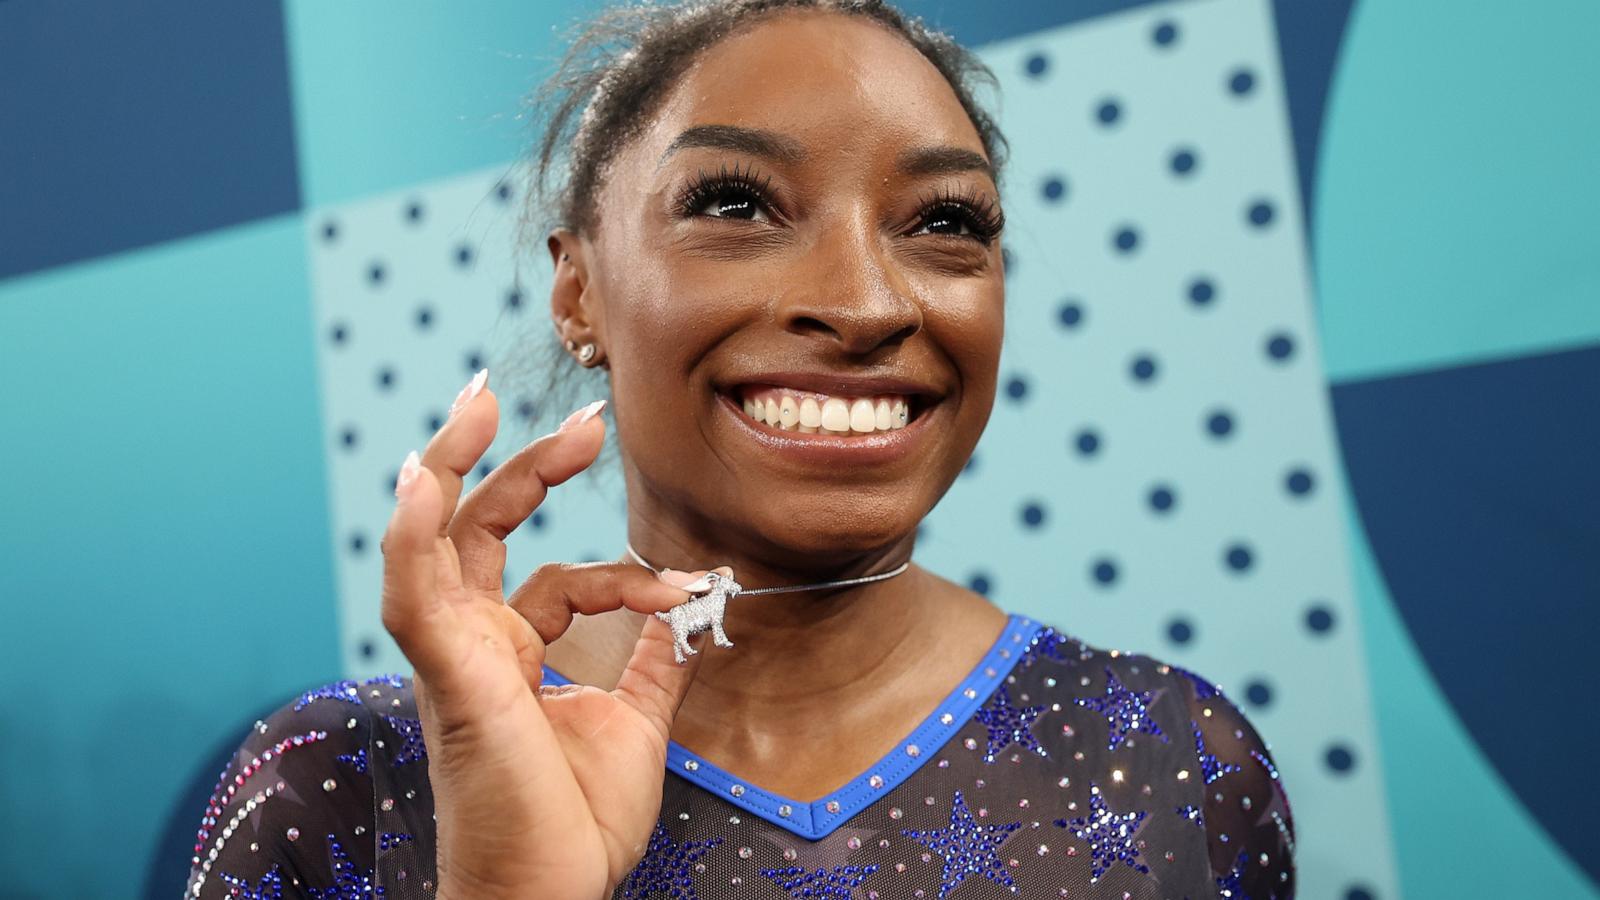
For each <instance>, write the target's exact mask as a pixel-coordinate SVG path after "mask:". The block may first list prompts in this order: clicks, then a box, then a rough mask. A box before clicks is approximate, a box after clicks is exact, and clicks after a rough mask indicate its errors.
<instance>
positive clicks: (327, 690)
mask: <svg viewBox="0 0 1600 900" xmlns="http://www.w3.org/2000/svg"><path fill="white" fill-rule="evenodd" d="M318 700H343V701H344V702H346V703H355V704H360V703H361V695H360V691H359V690H358V689H357V688H356V683H355V682H354V681H351V680H350V679H348V678H347V679H345V680H343V681H335V682H332V683H330V684H325V685H323V686H322V687H318V688H312V689H311V690H309V691H306V692H305V693H304V694H301V695H300V697H299V698H298V699H297V700H295V702H294V711H295V712H299V711H300V710H302V709H305V708H306V707H307V706H309V705H311V704H312V703H315V702H316V701H318Z"/></svg>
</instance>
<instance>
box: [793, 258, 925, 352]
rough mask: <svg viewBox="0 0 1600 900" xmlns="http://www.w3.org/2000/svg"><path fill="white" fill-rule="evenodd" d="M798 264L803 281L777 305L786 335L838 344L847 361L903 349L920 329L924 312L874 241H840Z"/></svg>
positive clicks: (890, 261) (799, 281) (901, 277)
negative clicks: (897, 347) (888, 349)
mask: <svg viewBox="0 0 1600 900" xmlns="http://www.w3.org/2000/svg"><path fill="white" fill-rule="evenodd" d="M818 251H819V252H816V253H814V254H811V255H808V256H807V257H806V259H805V261H804V262H803V263H802V265H803V266H805V270H806V271H805V275H804V277H802V278H799V279H796V281H795V287H794V288H793V289H792V290H790V291H788V292H787V293H786V294H785V296H784V297H783V299H782V301H781V302H780V303H779V307H778V318H779V322H780V324H781V325H782V326H783V328H784V329H785V330H787V331H790V332H793V333H795V334H802V335H808V336H815V337H818V338H822V339H825V340H828V341H832V342H834V343H836V344H837V345H838V347H839V349H840V350H842V351H844V352H845V353H847V354H850V355H864V354H868V353H871V352H873V351H874V350H877V349H879V348H880V347H885V346H893V345H896V344H899V343H902V342H903V341H905V340H906V339H907V338H909V337H911V336H912V335H913V334H916V333H917V332H918V331H919V330H921V328H922V307H921V305H920V304H918V303H917V302H916V300H914V299H913V298H912V295H911V291H910V289H909V286H908V285H907V283H906V281H905V278H904V277H903V276H902V273H901V272H900V271H899V269H898V268H897V267H896V266H895V264H894V263H893V261H892V260H890V259H888V258H886V253H885V251H883V250H882V249H881V248H880V247H879V246H878V244H877V243H876V241H875V240H874V239H873V238H872V237H865V236H862V235H860V234H859V232H857V233H856V236H854V237H852V238H850V239H848V240H845V239H838V240H835V241H833V242H832V245H831V246H828V247H818Z"/></svg>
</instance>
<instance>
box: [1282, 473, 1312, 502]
mask: <svg viewBox="0 0 1600 900" xmlns="http://www.w3.org/2000/svg"><path fill="white" fill-rule="evenodd" d="M1315 484H1316V482H1315V479H1313V478H1312V477H1311V473H1310V472H1309V471H1307V470H1305V469H1290V470H1289V475H1288V477H1286V478H1284V479H1283V486H1284V487H1286V488H1288V489H1289V493H1291V494H1294V495H1295V496H1297V497H1304V496H1305V495H1306V494H1309V493H1311V488H1312V487H1314V486H1315Z"/></svg>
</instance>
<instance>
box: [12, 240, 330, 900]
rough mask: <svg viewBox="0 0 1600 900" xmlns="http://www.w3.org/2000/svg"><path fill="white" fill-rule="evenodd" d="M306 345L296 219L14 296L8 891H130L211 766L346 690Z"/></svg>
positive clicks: (24, 287)
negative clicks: (324, 694) (248, 731)
mask: <svg viewBox="0 0 1600 900" xmlns="http://www.w3.org/2000/svg"><path fill="white" fill-rule="evenodd" d="M309 328H310V325H309V309H308V303H307V296H306V269H305V262H304V248H303V245H302V239H301V226H300V220H299V218H298V217H297V216H289V217H281V218H276V219H269V220H264V221H260V222H257V223H254V224H251V225H248V226H242V227H238V228H233V229H229V230H227V231H221V232H212V233H210V234H207V235H205V236H202V237H196V238H191V239H187V240H184V241H181V242H177V243H172V244H166V245H163V246H160V247H156V248H152V249H148V250H141V251H137V252H134V253H129V254H125V255H122V256H115V257H107V258H103V259H101V260H98V261H96V262H93V263H88V264H84V265H78V266H71V267H66V268H62V269H57V270H54V271H51V272H48V273H44V274H41V275H38V276H33V277H28V278H23V279H18V280H13V281H8V282H6V283H5V284H3V285H0V384H3V385H5V389H4V390H0V423H3V425H0V428H3V429H4V433H3V435H0V458H3V460H4V463H5V471H6V477H5V478H0V509H4V510H5V511H6V515H5V517H4V518H3V519H0V547H3V548H4V550H3V557H4V564H3V565H0V611H3V614H4V617H5V621H6V625H5V627H4V631H5V634H6V640H5V652H4V653H0V684H3V685H4V686H5V700H4V701H3V708H4V714H3V720H4V736H3V737H4V739H3V741H0V747H3V749H0V796H3V797H4V798H5V799H4V802H3V803H0V810H3V812H0V827H3V829H4V832H5V835H6V840H5V841H4V842H3V843H0V868H3V869H4V870H5V872H6V876H5V878H6V881H5V887H4V892H5V893H7V894H8V895H15V896H28V897H32V896H38V897H46V896H48V897H125V896H131V895H132V893H133V892H134V891H136V890H137V885H139V883H140V880H141V879H142V878H143V875H144V872H145V871H146V866H147V864H148V863H149V862H150V860H151V859H152V856H153V854H155V853H156V852H157V846H156V842H157V836H158V834H157V832H158V830H159V829H160V828H161V827H162V825H163V823H164V820H165V818H166V816H167V814H168V812H169V811H170V810H172V808H173V806H174V804H175V803H176V801H177V798H178V797H179V796H180V795H181V794H182V792H183V791H184V790H185V789H186V788H187V787H188V783H189V782H190V781H191V780H192V779H194V778H195V777H197V775H198V776H199V777H202V778H206V779H210V780H214V779H215V777H216V775H215V773H202V772H199V771H198V770H199V769H200V764H201V763H202V761H203V760H205V759H206V758H208V757H210V756H211V755H212V754H213V753H214V752H215V751H216V750H217V749H218V748H219V747H220V746H222V745H224V744H226V745H229V746H231V745H233V744H235V743H237V742H238V741H239V740H240V739H241V738H242V737H243V734H244V732H243V728H244V727H245V726H247V725H248V722H249V718H248V717H250V716H253V715H255V714H257V713H258V712H260V711H262V710H263V709H265V708H267V707H269V706H271V705H275V704H276V703H278V702H281V701H282V698H283V697H285V696H287V695H288V694H290V693H291V692H292V691H295V690H299V689H303V688H304V686H305V685H307V684H308V683H315V682H317V681H318V679H322V680H326V679H328V678H330V677H332V676H335V675H337V674H338V671H339V669H338V658H337V656H336V652H335V651H336V645H335V637H334V636H335V629H336V626H335V621H334V619H335V612H336V611H335V607H334V603H333V596H332V591H331V588H330V582H331V572H330V562H329V557H328V530H327V524H326V523H327V501H326V497H325V493H324V488H323V484H324V474H323V466H324V454H323V447H322V440H321V432H320V428H319V422H318V418H317V402H316V383H315V379H314V370H313V368H312V356H311V347H310V344H309V342H308V340H307V334H308V332H309ZM207 787H210V785H209V784H208V785H207ZM201 814H202V809H201V808H200V807H198V806H197V807H195V808H194V809H192V810H189V811H187V812H185V813H183V815H184V816H187V817H188V821H190V822H191V823H192V827H195V828H198V827H199V824H200V817H201ZM191 834H192V832H191ZM162 850H163V852H166V853H176V855H178V856H181V857H182V868H187V866H188V858H189V851H190V848H189V847H188V846H183V847H175V848H162ZM181 889H182V884H181V881H180V882H179V883H175V884H173V885H172V893H174V894H176V893H177V892H178V891H179V890H181Z"/></svg>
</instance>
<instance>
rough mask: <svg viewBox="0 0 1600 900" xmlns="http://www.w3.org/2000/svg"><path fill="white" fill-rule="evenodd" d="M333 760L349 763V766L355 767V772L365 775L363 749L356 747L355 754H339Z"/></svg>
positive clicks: (365, 763) (365, 751)
mask: <svg viewBox="0 0 1600 900" xmlns="http://www.w3.org/2000/svg"><path fill="white" fill-rule="evenodd" d="M335 758H336V759H338V760H339V762H342V763H349V764H350V765H352V766H355V769H356V771H357V772H361V773H363V774H365V773H366V771H367V748H365V747H357V748H356V752H354V753H341V754H339V755H338V756H337V757H335Z"/></svg>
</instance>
